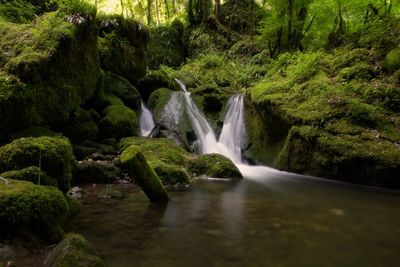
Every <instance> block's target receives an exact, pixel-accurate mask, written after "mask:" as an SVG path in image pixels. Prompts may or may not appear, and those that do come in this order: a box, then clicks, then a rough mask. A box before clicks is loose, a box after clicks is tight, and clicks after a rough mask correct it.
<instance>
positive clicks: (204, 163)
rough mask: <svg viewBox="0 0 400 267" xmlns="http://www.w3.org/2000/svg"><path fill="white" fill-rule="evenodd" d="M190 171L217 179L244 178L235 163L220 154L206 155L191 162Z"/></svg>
mask: <svg viewBox="0 0 400 267" xmlns="http://www.w3.org/2000/svg"><path fill="white" fill-rule="evenodd" d="M190 169H191V171H192V172H194V173H196V174H204V175H206V176H208V177H215V178H242V174H241V173H240V171H239V169H238V168H237V167H236V165H235V164H233V162H232V161H231V160H230V159H228V158H226V157H224V156H222V155H219V154H205V155H200V156H198V158H196V159H195V160H193V161H191V162H190Z"/></svg>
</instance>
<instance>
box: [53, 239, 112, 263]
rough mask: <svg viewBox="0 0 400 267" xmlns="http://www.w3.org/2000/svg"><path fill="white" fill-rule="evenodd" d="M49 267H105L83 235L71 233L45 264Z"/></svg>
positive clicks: (58, 245)
mask: <svg viewBox="0 0 400 267" xmlns="http://www.w3.org/2000/svg"><path fill="white" fill-rule="evenodd" d="M45 266H48V267H70V266H91V267H105V266H106V265H105V263H104V262H103V260H102V259H101V258H100V257H99V256H98V253H97V251H96V250H95V248H94V247H93V246H92V245H91V244H90V243H89V242H88V241H87V240H86V239H85V238H84V237H83V236H81V235H79V234H74V233H69V234H67V235H66V236H65V237H64V239H63V240H62V241H61V242H60V243H59V244H57V246H56V247H55V248H54V251H53V252H52V253H51V254H50V256H49V258H48V259H47V260H46V262H45Z"/></svg>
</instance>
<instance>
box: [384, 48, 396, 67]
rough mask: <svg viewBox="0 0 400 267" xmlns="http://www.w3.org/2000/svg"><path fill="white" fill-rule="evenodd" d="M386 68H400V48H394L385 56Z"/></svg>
mask: <svg viewBox="0 0 400 267" xmlns="http://www.w3.org/2000/svg"><path fill="white" fill-rule="evenodd" d="M385 68H386V69H387V70H388V71H389V72H394V71H396V70H399V69H400V48H397V49H393V50H392V51H390V52H389V53H388V54H387V55H386V57H385Z"/></svg>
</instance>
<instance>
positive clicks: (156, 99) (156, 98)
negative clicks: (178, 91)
mask: <svg viewBox="0 0 400 267" xmlns="http://www.w3.org/2000/svg"><path fill="white" fill-rule="evenodd" d="M172 93H173V91H171V90H169V89H167V88H160V89H157V90H155V91H154V92H153V93H152V94H151V95H150V97H149V100H148V101H147V105H148V106H149V107H150V109H151V110H152V114H153V117H154V118H160V117H161V116H162V115H163V111H164V107H165V106H166V105H167V104H168V102H169V100H170V98H171V95H172Z"/></svg>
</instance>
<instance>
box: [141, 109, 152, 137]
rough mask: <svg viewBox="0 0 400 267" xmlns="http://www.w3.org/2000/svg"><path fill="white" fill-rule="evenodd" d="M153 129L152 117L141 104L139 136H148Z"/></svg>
mask: <svg viewBox="0 0 400 267" xmlns="http://www.w3.org/2000/svg"><path fill="white" fill-rule="evenodd" d="M153 128H154V121H153V115H152V114H151V112H150V110H149V109H148V108H146V106H145V105H144V104H143V101H142V104H141V111H140V136H149V134H150V133H151V130H153Z"/></svg>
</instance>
